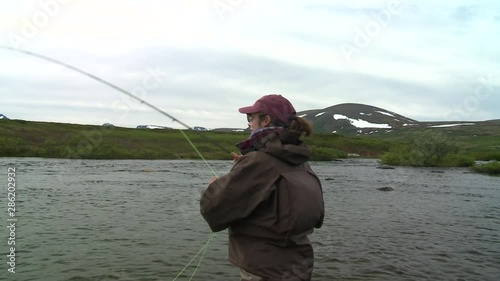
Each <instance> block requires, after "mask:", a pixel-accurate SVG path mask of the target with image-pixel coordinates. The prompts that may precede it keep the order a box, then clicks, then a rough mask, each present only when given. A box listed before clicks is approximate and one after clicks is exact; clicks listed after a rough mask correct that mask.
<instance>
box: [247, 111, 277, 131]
mask: <svg viewBox="0 0 500 281" xmlns="http://www.w3.org/2000/svg"><path fill="white" fill-rule="evenodd" d="M247 121H248V127H250V130H252V132H253V131H255V130H257V129H260V128H264V127H266V126H268V125H269V123H270V121H271V118H270V117H269V116H268V115H265V114H261V113H252V114H247Z"/></svg>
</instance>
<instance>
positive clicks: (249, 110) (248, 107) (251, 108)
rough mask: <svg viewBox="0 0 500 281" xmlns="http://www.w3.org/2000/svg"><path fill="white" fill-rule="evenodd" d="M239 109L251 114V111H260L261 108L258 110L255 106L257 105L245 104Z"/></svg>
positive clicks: (241, 111)
mask: <svg viewBox="0 0 500 281" xmlns="http://www.w3.org/2000/svg"><path fill="white" fill-rule="evenodd" d="M238 111H239V112H240V113H244V114H250V113H255V112H259V110H257V109H256V108H255V106H253V105H252V106H245V107H242V108H240V109H238Z"/></svg>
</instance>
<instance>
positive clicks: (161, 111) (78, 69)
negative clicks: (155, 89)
mask: <svg viewBox="0 0 500 281" xmlns="http://www.w3.org/2000/svg"><path fill="white" fill-rule="evenodd" d="M0 48H2V49H6V50H9V51H13V52H18V53H21V54H25V55H29V56H32V57H36V58H39V59H42V60H46V61H49V62H52V63H55V64H58V65H60V66H64V67H66V68H68V69H71V70H73V71H76V72H78V73H80V74H83V75H85V76H87V77H89V78H92V79H94V80H96V81H98V82H101V83H103V84H105V85H107V86H109V87H111V88H113V89H115V90H117V91H119V92H120V93H122V94H125V95H127V96H129V97H131V98H133V99H135V100H137V101H139V102H140V103H141V104H144V105H146V106H148V107H150V108H151V109H153V110H155V111H157V112H159V113H161V114H163V115H165V116H167V117H168V118H170V119H172V122H177V123H179V124H180V125H182V126H183V127H185V128H186V129H188V130H190V131H193V132H195V133H197V134H198V135H200V136H202V137H203V138H204V139H205V140H207V141H209V142H210V143H212V144H213V145H215V146H217V147H218V148H220V149H222V151H224V152H226V153H228V154H231V151H229V150H228V149H226V148H225V147H223V146H222V145H221V144H219V143H217V142H215V141H213V140H211V139H210V138H208V137H207V136H205V135H203V134H200V132H199V131H197V130H193V128H192V127H191V126H189V125H187V124H186V123H184V122H182V121H180V120H179V119H177V118H175V117H174V116H172V115H170V114H168V113H167V112H165V111H164V110H162V109H160V108H158V107H157V106H155V105H153V104H151V103H149V102H147V101H146V100H144V99H142V98H140V97H138V96H136V95H134V94H132V93H131V92H129V91H127V90H125V89H123V88H121V87H118V86H116V85H115V84H113V83H111V82H108V81H106V80H104V79H102V78H100V77H97V76H96V75H94V74H92V73H89V72H87V71H84V70H82V69H80V68H78V67H75V66H72V65H69V64H67V63H65V62H62V61H59V60H56V59H53V58H50V57H47V56H44V55H41V54H37V53H34V52H30V51H26V50H23V49H17V48H12V47H8V46H2V45H0ZM179 131H181V133H182V134H183V135H184V137H185V138H186V139H187V141H188V142H189V143H190V144H191V146H192V147H193V148H194V149H195V151H196V152H197V153H198V155H199V156H200V157H201V159H202V160H204V161H205V163H206V164H207V165H208V163H207V162H206V160H205V159H204V157H203V156H202V155H201V153H200V152H199V151H198V149H197V148H196V147H195V146H194V144H193V143H192V142H191V140H190V139H189V138H188V137H187V136H186V135H185V134H184V132H183V131H182V130H180V129H179ZM208 166H209V167H210V165H208ZM210 170H212V169H211V168H210ZM212 172H213V170H212ZM214 175H216V174H215V172H214Z"/></svg>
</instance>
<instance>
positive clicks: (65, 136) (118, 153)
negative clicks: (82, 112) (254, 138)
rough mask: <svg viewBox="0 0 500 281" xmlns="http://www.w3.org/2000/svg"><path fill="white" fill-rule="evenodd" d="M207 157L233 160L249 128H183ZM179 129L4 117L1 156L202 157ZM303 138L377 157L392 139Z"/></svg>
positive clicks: (329, 150)
mask: <svg viewBox="0 0 500 281" xmlns="http://www.w3.org/2000/svg"><path fill="white" fill-rule="evenodd" d="M182 132H183V133H185V134H186V135H187V136H188V137H189V139H190V140H191V141H192V143H193V144H194V145H195V146H196V148H197V149H198V150H199V151H200V152H201V154H202V155H203V157H205V158H206V159H211V160H216V159H218V160H224V159H231V156H230V154H229V152H231V151H237V149H236V146H235V144H236V143H238V142H240V141H242V140H244V139H246V138H247V137H248V132H215V131H189V130H183V131H182ZM182 132H181V131H180V130H178V129H134V128H121V127H103V126H92V125H77V124H65V123H49V122H32V121H23V120H0V157H42V158H64V159H199V158H200V157H199V156H198V155H197V153H196V152H195V150H194V149H193V147H192V146H191V145H190V144H189V142H188V141H186V139H185V137H184V136H183V134H182ZM304 142H305V143H306V144H307V145H308V146H310V147H311V148H312V149H313V157H312V160H316V161H330V160H333V159H338V158H347V157H348V155H359V157H363V158H378V157H380V155H382V154H383V153H384V152H386V151H388V150H389V149H390V148H391V147H392V146H393V145H394V142H392V141H388V140H375V139H370V138H363V137H349V136H341V135H336V134H317V135H313V136H312V137H311V138H306V139H305V140H304Z"/></svg>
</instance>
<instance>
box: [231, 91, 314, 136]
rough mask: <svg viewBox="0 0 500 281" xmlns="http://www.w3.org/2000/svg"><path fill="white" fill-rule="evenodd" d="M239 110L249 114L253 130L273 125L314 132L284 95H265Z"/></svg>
mask: <svg viewBox="0 0 500 281" xmlns="http://www.w3.org/2000/svg"><path fill="white" fill-rule="evenodd" d="M239 112H240V113H244V114H247V121H248V126H249V127H250V129H251V130H252V131H255V130H257V129H260V128H264V127H271V126H273V127H283V128H286V129H289V130H293V131H300V132H302V133H305V134H306V136H309V135H311V134H312V126H311V124H310V123H309V122H307V121H306V120H305V119H303V118H301V117H297V116H296V114H297V112H296V111H295V108H294V107H293V105H292V104H291V103H290V101H288V100H287V99H286V98H284V97H283V96H282V95H276V94H272V95H265V96H263V97H261V98H260V99H258V100H257V101H256V102H255V103H254V104H253V105H251V106H246V107H242V108H240V109H239Z"/></svg>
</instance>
